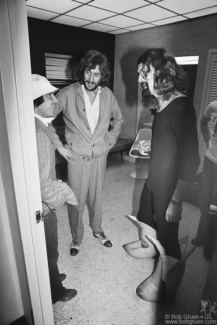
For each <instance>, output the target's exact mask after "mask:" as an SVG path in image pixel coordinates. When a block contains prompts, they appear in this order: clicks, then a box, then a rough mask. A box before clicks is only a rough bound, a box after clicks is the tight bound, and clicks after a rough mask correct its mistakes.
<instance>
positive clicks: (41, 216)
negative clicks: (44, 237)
mask: <svg viewBox="0 0 217 325" xmlns="http://www.w3.org/2000/svg"><path fill="white" fill-rule="evenodd" d="M35 218H36V223H39V222H42V221H44V212H42V211H40V210H38V211H35Z"/></svg>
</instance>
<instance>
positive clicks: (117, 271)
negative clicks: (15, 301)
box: [53, 156, 209, 325]
mask: <svg viewBox="0 0 217 325" xmlns="http://www.w3.org/2000/svg"><path fill="white" fill-rule="evenodd" d="M135 168H136V166H135V164H133V163H131V162H129V161H126V160H125V161H124V164H122V163H121V159H120V157H118V156H112V157H109V159H108V168H107V173H106V182H105V189H104V200H103V229H104V231H105V233H106V235H107V236H108V237H109V238H110V239H111V241H112V243H113V247H112V248H105V247H103V246H102V245H101V244H100V243H99V241H98V240H97V239H96V238H94V237H93V235H92V231H91V229H90V227H89V225H88V215H87V210H85V213H84V225H85V236H84V240H83V242H82V245H81V250H80V253H79V254H78V255H77V256H76V257H71V256H70V254H69V246H70V243H71V234H70V230H69V225H68V219H67V214H66V208H65V207H64V208H63V209H62V210H61V211H59V212H58V222H59V224H58V226H59V253H60V256H59V269H60V272H61V273H66V274H67V278H66V280H65V281H64V285H65V287H67V288H75V289H77V290H78V295H77V296H76V298H74V299H72V300H70V301H68V302H66V303H62V302H58V303H56V304H55V305H54V306H53V308H54V319H55V324H56V325H57V324H58V325H60V324H61V325H63V324H65V325H66V324H67V325H68V324H70V325H86V324H89V325H146V324H147V325H154V324H156V325H159V324H165V315H167V314H169V315H172V314H175V315H179V314H181V315H184V314H187V315H197V314H198V311H199V308H200V299H201V296H202V292H203V288H204V284H205V280H206V276H207V271H208V267H209V262H208V261H207V260H205V259H204V256H203V252H202V248H197V249H196V251H195V252H194V253H193V254H192V255H191V256H190V258H189V259H188V260H187V265H186V272H185V275H184V278H183V281H182V283H181V285H180V287H179V289H178V291H177V295H176V298H175V299H174V300H172V301H170V302H167V303H150V302H147V301H144V300H141V299H140V298H139V297H138V296H137V295H136V292H135V290H136V288H137V286H138V285H139V284H140V283H141V282H142V281H143V280H144V279H145V278H146V277H147V276H149V275H150V273H151V272H152V269H153V259H148V260H138V259H134V258H132V257H130V256H129V255H127V254H126V252H125V251H124V249H123V248H122V245H123V244H125V243H128V242H130V241H133V240H136V239H137V238H138V229H137V227H136V226H135V224H133V223H132V222H131V221H130V220H129V219H128V218H127V217H126V216H125V215H127V214H134V215H135V213H136V211H137V209H138V203H139V198H140V193H141V190H142V187H143V184H144V181H143V180H138V179H134V178H132V177H131V176H130V173H131V172H132V171H134V170H135ZM198 221H199V210H198V208H196V207H195V206H193V205H191V204H187V203H185V204H184V209H183V220H182V221H181V222H180V237H182V236H184V235H186V234H189V237H190V239H191V238H193V237H194V236H195V233H196V229H197V225H198Z"/></svg>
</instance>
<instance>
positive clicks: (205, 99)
mask: <svg viewBox="0 0 217 325" xmlns="http://www.w3.org/2000/svg"><path fill="white" fill-rule="evenodd" d="M214 100H217V50H216V49H215V50H209V53H208V58H207V64H206V73H205V78H204V86H203V96H202V100H201V107H200V115H199V120H200V119H201V117H202V116H203V113H204V110H205V108H206V107H207V105H208V104H210V103H211V102H213V101H214ZM198 128H199V129H198V133H199V149H200V166H199V168H198V173H201V172H202V170H203V163H204V158H205V152H206V143H205V141H204V139H203V135H202V133H201V130H200V126H199V127H198Z"/></svg>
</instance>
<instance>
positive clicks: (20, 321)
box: [9, 315, 29, 325]
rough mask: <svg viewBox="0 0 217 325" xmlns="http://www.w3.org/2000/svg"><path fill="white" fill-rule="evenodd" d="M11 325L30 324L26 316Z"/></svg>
mask: <svg viewBox="0 0 217 325" xmlns="http://www.w3.org/2000/svg"><path fill="white" fill-rule="evenodd" d="M9 325H29V322H28V320H27V318H26V316H25V315H23V316H22V317H20V318H18V319H16V320H15V321H14V322H12V323H10V324H9Z"/></svg>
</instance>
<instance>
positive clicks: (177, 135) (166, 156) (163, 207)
mask: <svg viewBox="0 0 217 325" xmlns="http://www.w3.org/2000/svg"><path fill="white" fill-rule="evenodd" d="M138 74H139V82H140V83H141V85H142V88H143V92H142V94H143V101H144V103H145V104H146V105H149V106H151V107H152V108H153V107H154V108H155V111H156V114H155V116H154V120H153V125H152V141H151V157H150V163H149V174H148V178H147V180H146V183H145V185H144V188H143V191H142V194H141V199H140V206H139V211H138V214H137V218H136V217H133V216H129V217H130V218H131V219H133V220H134V221H136V222H137V224H138V225H139V230H140V239H139V240H137V241H135V242H133V243H129V244H125V245H124V246H123V247H124V249H125V250H126V252H127V253H128V254H129V255H131V256H133V257H135V258H149V257H155V259H156V260H155V261H156V267H155V268H154V271H153V273H152V274H151V275H150V276H149V277H148V278H147V279H145V280H144V281H143V282H142V283H141V284H140V285H139V286H138V288H137V295H138V296H139V297H140V298H142V299H144V300H147V301H165V300H167V299H169V298H171V297H173V296H174V295H175V292H176V290H177V288H178V286H179V284H180V282H181V279H182V276H183V273H184V267H185V263H184V261H185V260H186V258H187V257H188V256H189V255H190V254H191V253H192V251H193V250H194V249H195V247H196V246H193V247H192V248H191V249H190V251H188V252H187V251H186V252H185V254H184V255H182V251H181V249H182V248H183V245H185V247H186V245H187V243H186V242H187V237H186V238H183V239H182V240H181V241H179V240H178V229H179V220H180V219H181V211H182V201H183V199H184V195H185V193H186V190H187V189H188V187H189V185H190V182H192V180H194V177H195V174H196V171H197V168H198V165H199V154H198V138H197V129H196V114H195V111H194V107H193V106H192V104H191V102H190V101H189V99H188V98H187V96H186V95H185V94H184V93H182V92H181V91H180V87H179V85H180V83H181V80H182V77H183V74H182V70H181V68H180V66H178V64H177V63H176V60H175V58H174V56H173V55H172V54H171V53H170V52H169V51H167V50H165V49H164V48H151V49H148V50H146V51H145V52H144V53H143V54H142V55H141V56H140V57H139V59H138Z"/></svg>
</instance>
